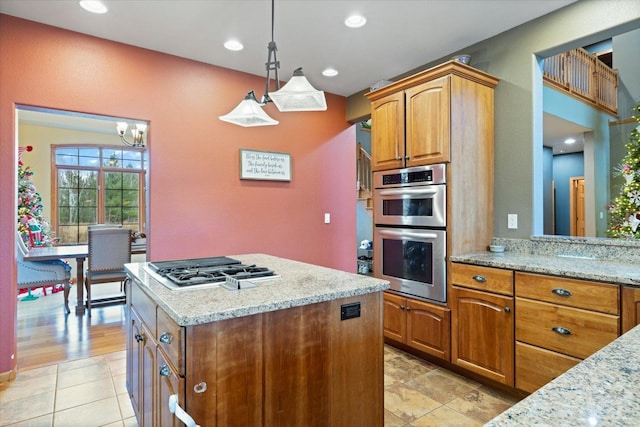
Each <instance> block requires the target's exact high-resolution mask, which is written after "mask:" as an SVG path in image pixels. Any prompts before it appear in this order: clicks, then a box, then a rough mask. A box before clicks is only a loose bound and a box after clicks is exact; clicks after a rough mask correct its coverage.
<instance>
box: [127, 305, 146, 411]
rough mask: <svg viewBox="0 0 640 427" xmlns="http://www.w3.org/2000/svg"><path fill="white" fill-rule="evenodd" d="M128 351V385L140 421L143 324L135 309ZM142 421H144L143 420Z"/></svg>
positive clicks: (132, 316) (131, 319)
mask: <svg viewBox="0 0 640 427" xmlns="http://www.w3.org/2000/svg"><path fill="white" fill-rule="evenodd" d="M129 313H130V320H129V322H130V323H129V335H128V346H129V348H128V351H127V387H128V389H129V397H130V398H131V405H132V406H133V411H134V412H135V414H136V417H137V418H138V420H139V421H142V420H141V415H142V411H143V409H142V392H143V390H142V388H141V384H142V381H141V379H142V369H141V367H142V356H143V353H142V351H143V348H144V344H143V343H142V333H143V332H142V325H141V324H140V319H139V318H138V316H137V315H136V313H135V311H133V310H130V311H129ZM141 423H142V422H141Z"/></svg>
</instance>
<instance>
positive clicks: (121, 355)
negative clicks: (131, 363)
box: [104, 350, 127, 361]
mask: <svg viewBox="0 0 640 427" xmlns="http://www.w3.org/2000/svg"><path fill="white" fill-rule="evenodd" d="M104 358H105V360H107V361H110V360H118V359H126V358H127V351H126V350H122V351H115V352H113V353H109V354H105V355H104Z"/></svg>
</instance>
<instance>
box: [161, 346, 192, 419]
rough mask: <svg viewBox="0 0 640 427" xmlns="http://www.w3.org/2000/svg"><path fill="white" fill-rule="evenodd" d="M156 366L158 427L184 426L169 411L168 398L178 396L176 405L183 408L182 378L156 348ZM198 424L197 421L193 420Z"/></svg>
mask: <svg viewBox="0 0 640 427" xmlns="http://www.w3.org/2000/svg"><path fill="white" fill-rule="evenodd" d="M156 356H157V366H158V371H157V372H156V375H157V378H158V393H157V396H158V401H157V402H156V404H157V405H158V424H157V425H158V426H159V427H178V426H182V425H184V424H183V423H182V422H181V421H180V420H179V419H178V417H176V416H175V415H174V414H172V413H171V411H169V396H171V395H172V394H175V395H177V396H178V404H179V405H180V406H181V407H182V409H184V408H185V404H184V391H183V390H184V378H181V377H180V375H178V371H177V369H176V368H175V367H174V366H173V365H171V363H169V362H168V361H167V359H168V358H166V357H165V356H164V354H163V352H162V350H160V348H159V347H158V350H157V355H156ZM194 421H196V422H198V421H197V420H194Z"/></svg>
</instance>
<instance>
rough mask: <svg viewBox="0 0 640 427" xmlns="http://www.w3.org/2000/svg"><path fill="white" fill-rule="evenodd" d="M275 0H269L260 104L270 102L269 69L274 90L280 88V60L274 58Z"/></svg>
mask: <svg viewBox="0 0 640 427" xmlns="http://www.w3.org/2000/svg"><path fill="white" fill-rule="evenodd" d="M274 28H275V0H271V41H270V42H269V45H268V46H267V48H268V50H269V53H268V55H267V62H266V63H265V64H264V65H265V68H266V69H267V82H266V85H265V89H264V95H263V96H262V100H261V104H263V105H264V104H266V103H267V102H271V98H269V84H270V81H271V78H270V75H271V70H273V73H274V78H275V80H276V90H279V89H280V78H279V77H278V69H279V68H280V62H279V61H278V59H277V58H276V52H277V51H278V47H277V46H276V42H275V37H274V33H275V30H274Z"/></svg>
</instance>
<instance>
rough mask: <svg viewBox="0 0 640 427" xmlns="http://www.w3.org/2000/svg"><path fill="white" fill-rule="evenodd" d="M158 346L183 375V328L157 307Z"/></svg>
mask: <svg viewBox="0 0 640 427" xmlns="http://www.w3.org/2000/svg"><path fill="white" fill-rule="evenodd" d="M157 333H158V335H157V339H158V346H160V348H162V350H163V351H164V353H165V354H166V355H167V358H168V359H169V361H170V362H171V363H172V364H173V365H174V366H175V367H176V368H177V369H178V372H179V374H180V375H184V371H185V369H184V367H185V364H184V343H185V341H184V328H181V327H180V326H178V325H177V324H176V323H175V322H174V321H173V319H171V318H170V317H169V315H168V314H167V313H165V312H164V310H162V309H160V308H159V309H158V329H157Z"/></svg>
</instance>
